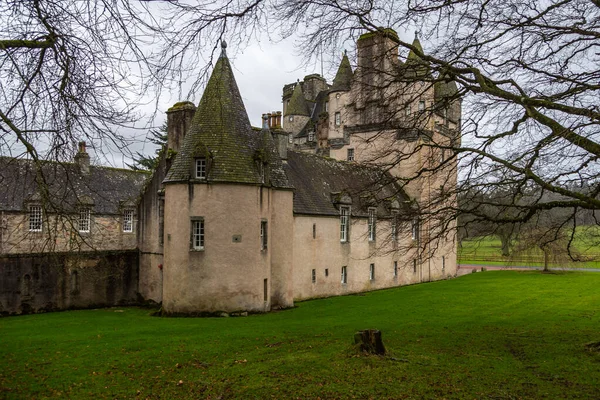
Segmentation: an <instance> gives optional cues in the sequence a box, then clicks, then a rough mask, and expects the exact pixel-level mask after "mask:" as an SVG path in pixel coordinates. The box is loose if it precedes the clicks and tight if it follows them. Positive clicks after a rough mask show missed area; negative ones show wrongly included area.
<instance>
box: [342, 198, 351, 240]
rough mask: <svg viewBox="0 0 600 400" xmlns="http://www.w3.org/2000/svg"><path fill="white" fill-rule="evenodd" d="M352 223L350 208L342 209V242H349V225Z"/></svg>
mask: <svg viewBox="0 0 600 400" xmlns="http://www.w3.org/2000/svg"><path fill="white" fill-rule="evenodd" d="M349 222H350V208H349V207H340V242H347V241H348V236H349V235H348V233H349V230H348V224H349Z"/></svg>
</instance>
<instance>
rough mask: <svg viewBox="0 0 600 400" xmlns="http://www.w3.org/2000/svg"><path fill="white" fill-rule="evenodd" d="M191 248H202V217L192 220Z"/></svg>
mask: <svg viewBox="0 0 600 400" xmlns="http://www.w3.org/2000/svg"><path fill="white" fill-rule="evenodd" d="M192 249H193V250H204V219H203V218H196V219H193V220H192Z"/></svg>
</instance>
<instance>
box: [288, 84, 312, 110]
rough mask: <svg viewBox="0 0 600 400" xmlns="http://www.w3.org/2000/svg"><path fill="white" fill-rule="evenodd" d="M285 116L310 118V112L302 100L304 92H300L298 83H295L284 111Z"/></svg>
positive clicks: (304, 100)
mask: <svg viewBox="0 0 600 400" xmlns="http://www.w3.org/2000/svg"><path fill="white" fill-rule="evenodd" d="M285 115H286V116H287V115H305V116H307V117H310V111H309V109H308V104H307V103H306V99H305V98H304V92H302V86H301V85H300V82H298V83H296V86H295V87H294V92H293V93H292V97H290V102H289V104H288V105H287V107H286V109H285Z"/></svg>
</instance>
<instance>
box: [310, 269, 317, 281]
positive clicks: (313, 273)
mask: <svg viewBox="0 0 600 400" xmlns="http://www.w3.org/2000/svg"><path fill="white" fill-rule="evenodd" d="M310 281H311V282H312V283H316V282H317V270H316V269H313V270H312V271H311V273H310Z"/></svg>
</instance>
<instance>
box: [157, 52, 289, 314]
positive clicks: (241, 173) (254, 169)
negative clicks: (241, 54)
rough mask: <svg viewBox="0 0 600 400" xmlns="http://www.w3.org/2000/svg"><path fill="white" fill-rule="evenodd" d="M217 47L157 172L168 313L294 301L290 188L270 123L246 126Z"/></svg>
mask: <svg viewBox="0 0 600 400" xmlns="http://www.w3.org/2000/svg"><path fill="white" fill-rule="evenodd" d="M222 47H223V48H222V54H221V56H220V58H219V59H218V61H217V63H216V65H215V67H214V70H213V72H212V75H211V77H210V79H209V81H208V84H207V86H206V89H205V91H204V94H203V96H202V99H201V100H200V104H199V105H198V109H197V111H196V114H195V115H194V118H193V120H192V122H191V124H190V127H189V130H188V132H187V134H186V135H185V137H184V139H183V143H182V145H181V148H180V151H179V152H178V154H177V155H176V157H175V160H174V161H173V165H172V167H171V169H170V170H169V172H168V174H167V176H166V178H165V180H164V181H163V183H164V185H165V218H164V220H165V227H164V229H165V243H164V267H163V311H164V312H165V313H167V314H177V313H185V314H200V313H206V312H220V311H225V312H234V311H268V310H270V309H271V307H272V306H281V307H287V306H291V305H293V292H292V290H293V288H292V279H291V274H292V254H290V253H291V251H290V249H289V248H288V247H287V246H286V243H289V242H290V241H291V240H292V235H293V214H292V191H291V190H290V189H291V188H290V186H289V183H288V181H287V177H286V175H285V173H284V171H283V167H282V162H281V159H280V158H279V156H278V155H277V150H276V148H275V145H274V143H273V140H272V138H271V135H270V133H269V131H268V125H267V126H265V128H264V129H263V130H262V131H256V130H253V129H252V127H251V126H250V121H249V119H248V115H247V113H246V109H245V108H244V104H243V102H242V98H241V95H240V92H239V89H238V87H237V84H236V82H235V78H234V76H233V72H232V69H231V65H230V64H229V60H228V59H227V55H226V52H225V48H226V46H225V44H224V43H223V44H222ZM275 237H277V238H278V240H271V238H275Z"/></svg>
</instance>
